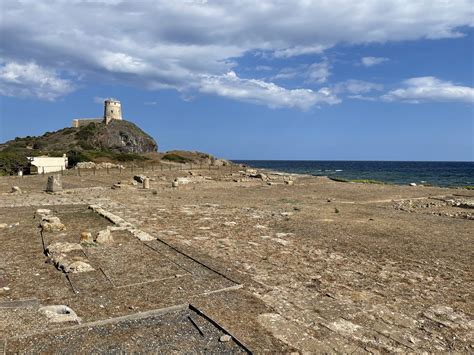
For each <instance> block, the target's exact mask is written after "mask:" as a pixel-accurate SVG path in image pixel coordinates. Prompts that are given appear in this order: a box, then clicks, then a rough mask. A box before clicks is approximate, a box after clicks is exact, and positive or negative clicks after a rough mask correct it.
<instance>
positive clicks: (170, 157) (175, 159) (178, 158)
mask: <svg viewBox="0 0 474 355" xmlns="http://www.w3.org/2000/svg"><path fill="white" fill-rule="evenodd" d="M161 159H163V160H168V161H172V162H175V163H187V162H191V161H193V160H192V159H189V158H186V157H183V156H181V155H178V154H175V153H168V154H165V155H164V156H163V158H161Z"/></svg>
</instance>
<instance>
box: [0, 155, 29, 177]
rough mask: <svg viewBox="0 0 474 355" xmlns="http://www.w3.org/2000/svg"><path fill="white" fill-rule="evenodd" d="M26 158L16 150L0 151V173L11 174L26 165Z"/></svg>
mask: <svg viewBox="0 0 474 355" xmlns="http://www.w3.org/2000/svg"><path fill="white" fill-rule="evenodd" d="M28 163H29V162H28V159H27V158H26V156H25V155H23V154H21V153H16V152H5V151H3V152H0V175H11V174H14V173H16V172H18V170H19V169H20V168H23V169H25V168H26V167H28Z"/></svg>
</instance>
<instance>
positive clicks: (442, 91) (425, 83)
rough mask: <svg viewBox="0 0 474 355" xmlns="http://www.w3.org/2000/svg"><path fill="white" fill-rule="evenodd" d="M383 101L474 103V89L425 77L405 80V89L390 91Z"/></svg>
mask: <svg viewBox="0 0 474 355" xmlns="http://www.w3.org/2000/svg"><path fill="white" fill-rule="evenodd" d="M382 99H383V100H386V101H402V102H408V103H421V102H467V103H474V88H472V87H468V86H459V85H455V84H453V83H452V82H450V81H443V80H440V79H438V78H435V77H433V76H423V77H417V78H411V79H408V80H405V81H404V82H403V87H401V88H398V89H395V90H392V91H389V92H388V93H387V94H385V95H383V96H382Z"/></svg>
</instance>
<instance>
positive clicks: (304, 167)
mask: <svg viewBox="0 0 474 355" xmlns="http://www.w3.org/2000/svg"><path fill="white" fill-rule="evenodd" d="M234 162H236V163H238V164H245V165H248V166H251V167H253V168H257V169H267V170H269V171H276V172H279V173H282V174H285V173H286V174H289V173H292V174H302V175H311V176H315V177H318V176H326V177H328V178H329V179H333V180H336V181H340V182H361V183H363V182H365V183H380V184H382V183H383V184H389V185H401V186H404V185H410V184H416V185H418V186H437V187H450V188H465V189H470V188H472V187H473V186H474V162H399V161H396V162H392V161H286V160H260V161H257V160H234ZM329 167H330V169H329Z"/></svg>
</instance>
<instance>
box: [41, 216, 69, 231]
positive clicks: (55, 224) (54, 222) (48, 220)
mask: <svg viewBox="0 0 474 355" xmlns="http://www.w3.org/2000/svg"><path fill="white" fill-rule="evenodd" d="M41 228H42V229H43V231H45V232H59V231H62V230H65V229H66V227H65V226H64V224H62V223H61V220H60V219H59V217H55V216H44V217H42V219H41Z"/></svg>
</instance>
